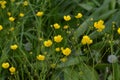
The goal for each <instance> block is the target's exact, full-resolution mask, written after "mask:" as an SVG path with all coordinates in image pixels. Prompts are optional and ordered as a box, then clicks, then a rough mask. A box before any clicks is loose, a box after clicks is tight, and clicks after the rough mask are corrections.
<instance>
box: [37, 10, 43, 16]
mask: <svg viewBox="0 0 120 80" xmlns="http://www.w3.org/2000/svg"><path fill="white" fill-rule="evenodd" d="M43 14H44V12H42V11H39V12H37V13H36V16H39V17H41V16H43Z"/></svg>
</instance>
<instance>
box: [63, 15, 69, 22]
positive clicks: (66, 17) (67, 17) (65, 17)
mask: <svg viewBox="0 0 120 80" xmlns="http://www.w3.org/2000/svg"><path fill="white" fill-rule="evenodd" d="M63 18H64V20H65V21H70V20H71V16H70V15H66V16H64V17H63Z"/></svg>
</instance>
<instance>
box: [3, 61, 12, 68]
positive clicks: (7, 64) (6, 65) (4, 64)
mask: <svg viewBox="0 0 120 80" xmlns="http://www.w3.org/2000/svg"><path fill="white" fill-rule="evenodd" d="M9 66H10V64H9V63H8V62H6V63H2V68H4V69H7V68H9Z"/></svg>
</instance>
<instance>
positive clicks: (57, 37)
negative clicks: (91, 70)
mask: <svg viewBox="0 0 120 80" xmlns="http://www.w3.org/2000/svg"><path fill="white" fill-rule="evenodd" d="M62 40H63V37H62V36H61V35H57V36H54V41H55V42H57V43H59V42H61V41H62Z"/></svg>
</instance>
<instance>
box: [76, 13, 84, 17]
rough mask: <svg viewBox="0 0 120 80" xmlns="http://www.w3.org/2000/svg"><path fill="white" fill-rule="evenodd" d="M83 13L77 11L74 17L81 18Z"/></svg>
mask: <svg viewBox="0 0 120 80" xmlns="http://www.w3.org/2000/svg"><path fill="white" fill-rule="evenodd" d="M82 16H83V15H82V13H78V14H77V15H76V16H75V18H81V17H82Z"/></svg>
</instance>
